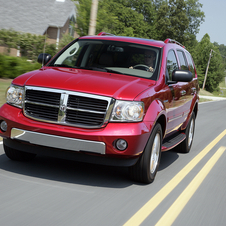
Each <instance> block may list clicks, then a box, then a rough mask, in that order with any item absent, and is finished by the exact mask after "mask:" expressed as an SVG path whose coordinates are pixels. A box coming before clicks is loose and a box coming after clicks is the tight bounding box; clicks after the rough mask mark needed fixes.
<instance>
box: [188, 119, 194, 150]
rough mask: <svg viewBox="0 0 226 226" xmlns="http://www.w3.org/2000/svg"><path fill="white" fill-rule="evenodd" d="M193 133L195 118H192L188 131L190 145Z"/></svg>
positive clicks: (189, 144)
mask: <svg viewBox="0 0 226 226" xmlns="http://www.w3.org/2000/svg"><path fill="white" fill-rule="evenodd" d="M193 135H194V119H192V120H191V124H190V128H189V133H188V147H190V146H191V143H192V139H193Z"/></svg>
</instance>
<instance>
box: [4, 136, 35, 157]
mask: <svg viewBox="0 0 226 226" xmlns="http://www.w3.org/2000/svg"><path fill="white" fill-rule="evenodd" d="M3 146H4V151H5V154H6V156H7V157H8V158H10V159H11V160H15V161H30V160H32V159H34V158H35V156H36V154H33V153H28V152H23V151H18V150H16V149H14V148H10V147H8V146H6V145H5V144H4V140H3Z"/></svg>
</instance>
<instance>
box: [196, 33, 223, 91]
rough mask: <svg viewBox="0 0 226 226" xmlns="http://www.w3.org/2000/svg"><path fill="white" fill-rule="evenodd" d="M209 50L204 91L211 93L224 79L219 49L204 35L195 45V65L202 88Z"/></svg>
mask: <svg viewBox="0 0 226 226" xmlns="http://www.w3.org/2000/svg"><path fill="white" fill-rule="evenodd" d="M211 49H212V54H211V59H210V64H209V69H208V74H207V79H206V84H205V89H206V90H208V91H210V92H213V91H215V90H217V89H218V86H219V83H220V82H222V80H223V78H224V64H223V60H222V57H221V54H220V51H219V49H218V48H217V47H216V46H215V45H214V44H213V43H211V42H210V36H209V35H208V34H205V35H204V36H203V38H202V40H201V41H200V42H199V43H198V45H197V48H196V58H195V63H196V67H197V72H198V76H199V85H200V87H202V85H203V82H204V77H205V73H206V68H207V63H208V60H209V57H210V53H211Z"/></svg>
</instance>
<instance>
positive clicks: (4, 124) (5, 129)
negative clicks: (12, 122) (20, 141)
mask: <svg viewBox="0 0 226 226" xmlns="http://www.w3.org/2000/svg"><path fill="white" fill-rule="evenodd" d="M0 128H1V130H2V131H3V132H6V131H7V123H6V121H2V122H1V124H0Z"/></svg>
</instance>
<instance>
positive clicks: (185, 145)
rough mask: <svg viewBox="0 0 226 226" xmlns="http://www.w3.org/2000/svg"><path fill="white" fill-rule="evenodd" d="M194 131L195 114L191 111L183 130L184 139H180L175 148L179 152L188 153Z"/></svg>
mask: <svg viewBox="0 0 226 226" xmlns="http://www.w3.org/2000/svg"><path fill="white" fill-rule="evenodd" d="M194 133H195V114H194V112H192V114H191V118H190V121H189V123H188V125H187V128H186V130H185V135H186V139H185V140H184V141H182V142H181V143H180V144H179V145H178V146H177V147H175V150H176V151H177V152H180V153H188V152H189V151H190V150H191V146H192V142H193V138H194Z"/></svg>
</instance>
